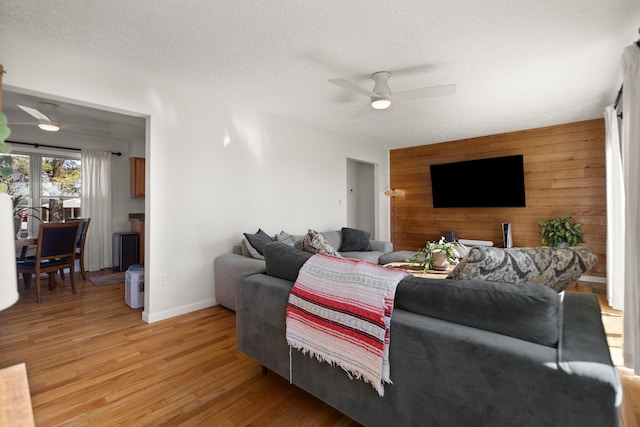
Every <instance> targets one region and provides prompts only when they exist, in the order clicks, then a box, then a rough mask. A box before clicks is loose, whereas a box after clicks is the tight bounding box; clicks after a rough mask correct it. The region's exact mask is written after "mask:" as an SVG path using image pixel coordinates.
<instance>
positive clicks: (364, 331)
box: [286, 254, 408, 396]
mask: <svg viewBox="0 0 640 427" xmlns="http://www.w3.org/2000/svg"><path fill="white" fill-rule="evenodd" d="M407 274H408V273H406V272H404V271H398V270H391V269H386V268H384V267H382V266H379V265H375V264H371V263H368V262H364V261H354V260H348V259H343V258H335V257H330V256H327V255H322V254H316V255H314V256H312V257H311V258H309V260H308V261H307V262H306V263H305V264H304V265H303V266H302V268H301V269H300V272H299V273H298V279H297V280H296V283H295V284H294V285H293V288H292V289H291V293H290V294H289V305H288V307H287V315H286V327H287V329H286V335H287V342H288V344H289V346H290V347H292V348H295V349H298V350H301V351H302V352H303V353H304V354H309V355H311V356H315V357H316V358H317V359H318V360H320V361H325V362H328V363H330V364H332V365H338V366H340V367H341V368H342V369H344V370H345V371H346V372H347V374H348V375H349V378H351V379H353V378H354V377H355V378H361V379H363V380H364V381H366V382H368V383H370V384H371V385H372V386H373V388H374V389H375V390H376V391H377V392H378V394H379V395H380V396H383V395H384V383H391V378H390V366H389V339H390V337H389V330H390V325H391V313H392V311H393V300H394V297H395V292H396V287H397V285H398V282H400V280H402V278H403V277H405V276H406V275H407Z"/></svg>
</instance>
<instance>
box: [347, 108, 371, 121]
mask: <svg viewBox="0 0 640 427" xmlns="http://www.w3.org/2000/svg"><path fill="white" fill-rule="evenodd" d="M372 111H373V108H372V107H371V104H367V105H365V106H364V107H362V108H361V109H359V110H358V112H357V113H355V114H354V115H353V117H351V118H352V119H355V118H358V117H362V116H366V115H369V114H370V113H371V112H372Z"/></svg>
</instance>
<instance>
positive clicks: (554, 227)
mask: <svg viewBox="0 0 640 427" xmlns="http://www.w3.org/2000/svg"><path fill="white" fill-rule="evenodd" d="M572 220H573V218H572V217H570V216H568V217H565V218H560V217H555V218H554V219H548V220H544V221H540V222H539V223H538V227H540V235H541V239H540V241H541V243H542V245H543V246H558V244H560V243H564V242H566V243H568V244H569V245H570V246H576V245H577V244H578V243H582V242H584V234H583V232H582V230H581V227H582V225H583V223H581V222H576V223H575V224H573V225H572V224H571V221H572Z"/></svg>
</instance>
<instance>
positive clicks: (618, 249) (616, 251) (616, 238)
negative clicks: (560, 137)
mask: <svg viewBox="0 0 640 427" xmlns="http://www.w3.org/2000/svg"><path fill="white" fill-rule="evenodd" d="M604 122H605V127H606V135H605V157H606V171H607V300H608V301H609V305H610V306H611V307H613V308H615V309H616V310H623V309H624V245H622V244H621V242H622V241H623V237H622V236H624V185H623V179H622V158H621V157H620V133H619V131H618V114H617V111H616V110H615V108H613V107H607V108H606V109H605V111H604Z"/></svg>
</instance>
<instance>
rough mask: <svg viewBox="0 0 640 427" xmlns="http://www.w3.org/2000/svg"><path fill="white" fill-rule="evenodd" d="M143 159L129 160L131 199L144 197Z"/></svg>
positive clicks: (134, 158) (133, 158) (131, 158)
mask: <svg viewBox="0 0 640 427" xmlns="http://www.w3.org/2000/svg"><path fill="white" fill-rule="evenodd" d="M144 163H145V162H144V157H130V158H129V172H130V174H131V197H132V198H143V197H144V179H145V176H144Z"/></svg>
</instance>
